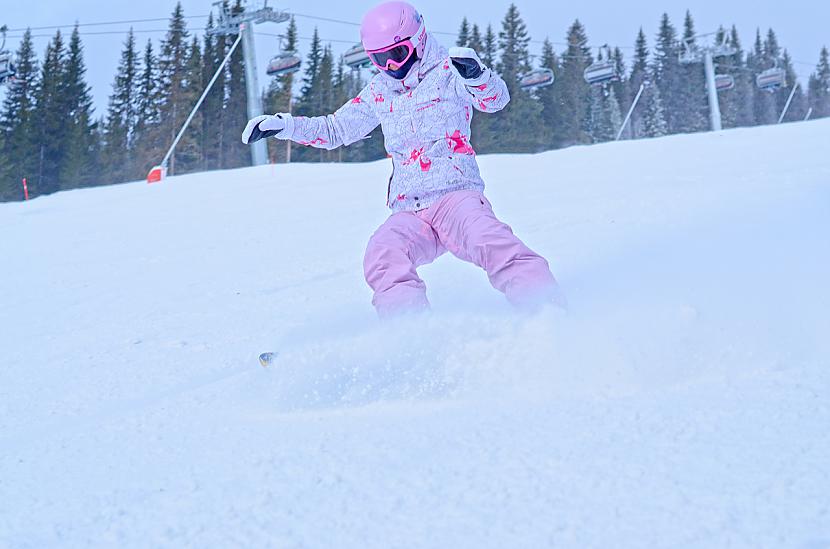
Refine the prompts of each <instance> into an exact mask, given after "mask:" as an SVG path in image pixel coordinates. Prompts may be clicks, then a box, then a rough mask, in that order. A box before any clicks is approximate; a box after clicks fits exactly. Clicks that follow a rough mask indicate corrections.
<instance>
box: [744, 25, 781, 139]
mask: <svg viewBox="0 0 830 549" xmlns="http://www.w3.org/2000/svg"><path fill="white" fill-rule="evenodd" d="M769 46H772V47H773V48H775V47H776V44H767V45H766V46H765V45H764V42H763V41H762V40H761V31H760V29H758V30H757V31H756V33H755V46H754V48H753V51H752V55H751V56H750V57H749V58H748V60H747V67H748V68H749V69H750V71H751V72H752V73H753V74H755V75H757V74H760V73H761V72H763V71H765V70H767V69H769V68H771V67H773V65H774V59H773V58H771V57H769V56H768V55H769V53H770V49H769ZM752 94H753V99H752V105H753V113H754V116H753V119H754V124H755V125H762V124H772V123H774V122H775V121H776V120H777V119H778V116H777V115H776V114H775V97H774V95H775V93H774V92H769V91H765V90H761V89H758V87H757V86H753V88H752Z"/></svg>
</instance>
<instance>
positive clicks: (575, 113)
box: [555, 19, 593, 147]
mask: <svg viewBox="0 0 830 549" xmlns="http://www.w3.org/2000/svg"><path fill="white" fill-rule="evenodd" d="M566 41H567V43H568V49H567V50H565V53H564V54H563V55H562V69H561V77H560V78H559V79H558V82H557V84H556V87H557V97H558V102H557V103H558V108H557V112H558V123H557V124H556V128H557V135H556V139H557V141H556V142H555V145H556V146H557V147H567V146H570V145H576V144H580V143H589V142H590V140H591V137H590V135H588V133H587V131H586V130H587V128H588V126H589V125H590V124H589V116H590V103H591V87H590V86H589V85H588V84H587V83H586V82H585V78H584V72H585V69H586V68H588V66H590V65H591V63H592V62H593V60H592V58H591V52H590V50H589V49H588V48H587V46H586V45H585V44H587V43H588V36H587V35H586V34H585V28H584V27H583V26H582V23H580V22H579V20H578V19H577V20H576V21H574V23H573V24H572V25H571V27H570V28H569V29H568V34H567V38H566Z"/></svg>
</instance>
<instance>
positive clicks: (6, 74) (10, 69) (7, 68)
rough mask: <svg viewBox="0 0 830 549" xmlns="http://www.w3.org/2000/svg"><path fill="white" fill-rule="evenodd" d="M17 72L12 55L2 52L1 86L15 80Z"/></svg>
mask: <svg viewBox="0 0 830 549" xmlns="http://www.w3.org/2000/svg"><path fill="white" fill-rule="evenodd" d="M16 72H17V71H16V70H15V68H14V63H12V55H11V53H9V52H7V51H3V52H0V84H3V83H4V82H6V81H8V80H11V79H13V78H14V75H15V73H16Z"/></svg>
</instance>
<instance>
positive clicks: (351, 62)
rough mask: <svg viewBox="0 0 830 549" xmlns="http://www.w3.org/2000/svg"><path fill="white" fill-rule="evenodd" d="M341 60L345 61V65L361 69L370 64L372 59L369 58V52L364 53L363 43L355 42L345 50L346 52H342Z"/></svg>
mask: <svg viewBox="0 0 830 549" xmlns="http://www.w3.org/2000/svg"><path fill="white" fill-rule="evenodd" d="M343 62H344V63H346V66H348V67H349V68H351V69H353V70H357V69H362V68H363V67H369V66H371V65H372V61H371V60H370V59H369V54H368V53H366V50H365V49H363V44H361V43H357V44H355V45H354V46H352V47H351V48H349V49H348V50H346V53H344V54H343Z"/></svg>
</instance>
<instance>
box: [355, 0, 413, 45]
mask: <svg viewBox="0 0 830 549" xmlns="http://www.w3.org/2000/svg"><path fill="white" fill-rule="evenodd" d="M407 38H411V39H412V44H413V45H414V46H415V47H416V51H417V52H418V56H419V57H420V56H423V54H424V46H425V45H426V41H427V32H426V27H424V18H423V17H422V16H421V14H419V13H418V10H416V9H415V7H414V6H413V5H411V4H408V3H406V2H384V3H383V4H379V5H377V6H375V7H374V8H372V9H370V10H369V11H368V12H367V13H366V15H364V16H363V22H362V23H361V24H360V41H361V42H362V43H363V49H365V50H366V51H372V50H379V49H382V48H386V47H387V46H391V45H393V44H397V43H398V42H401V41H402V40H406V39H407Z"/></svg>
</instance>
